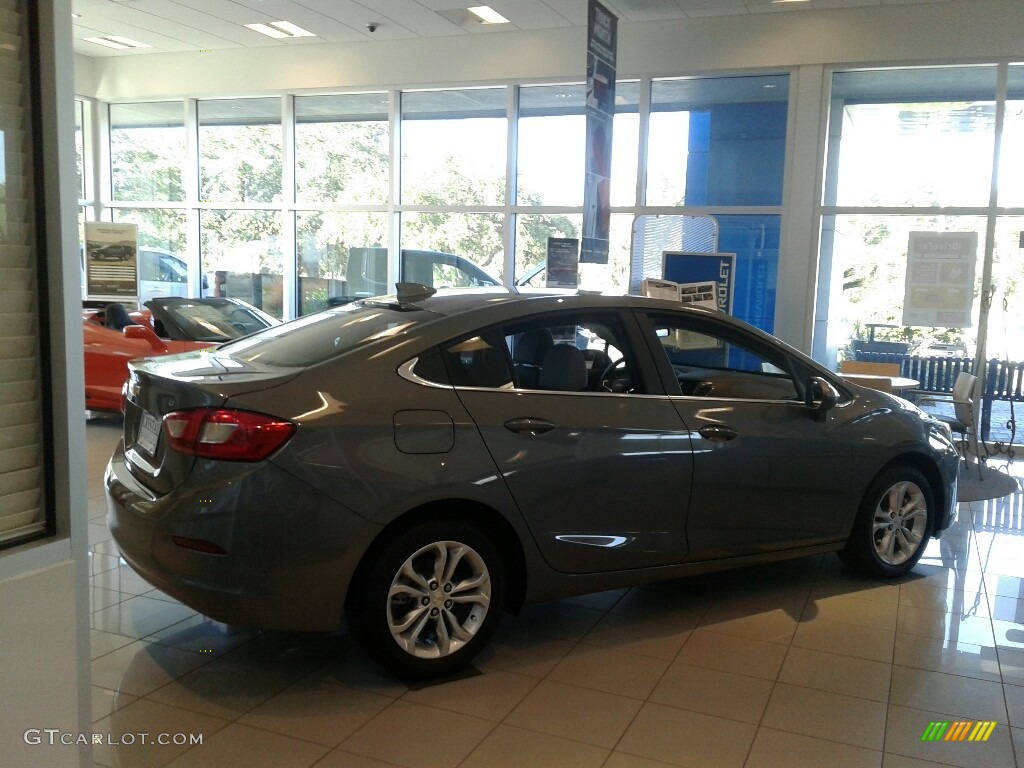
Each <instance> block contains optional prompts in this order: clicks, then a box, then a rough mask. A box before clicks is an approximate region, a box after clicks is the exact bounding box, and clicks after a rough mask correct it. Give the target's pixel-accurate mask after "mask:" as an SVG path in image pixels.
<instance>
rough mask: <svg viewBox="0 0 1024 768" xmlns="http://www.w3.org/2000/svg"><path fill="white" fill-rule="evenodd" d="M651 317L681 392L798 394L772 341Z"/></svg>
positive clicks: (760, 396) (699, 322)
mask: <svg viewBox="0 0 1024 768" xmlns="http://www.w3.org/2000/svg"><path fill="white" fill-rule="evenodd" d="M649 320H650V323H651V326H652V328H653V331H654V336H655V339H656V347H657V348H660V349H661V350H662V352H664V354H665V358H666V360H667V362H668V364H669V365H670V366H671V367H672V371H673V373H674V375H675V380H676V382H677V384H678V386H679V393H680V394H683V395H692V396H696V397H721V398H738V399H745V400H792V399H796V398H797V397H798V389H797V387H796V385H795V383H794V380H793V376H792V370H791V363H790V361H789V358H788V357H787V356H786V355H785V353H783V352H782V351H781V350H779V349H776V348H774V347H772V346H771V345H770V344H767V343H763V342H761V341H759V340H758V339H755V338H750V337H746V336H743V335H742V334H740V333H738V332H736V331H734V330H732V329H730V328H728V327H726V326H724V325H718V324H715V323H708V322H707V321H705V320H703V319H702V318H689V317H681V316H677V315H656V314H652V315H650V316H649Z"/></svg>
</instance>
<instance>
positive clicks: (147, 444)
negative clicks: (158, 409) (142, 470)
mask: <svg viewBox="0 0 1024 768" xmlns="http://www.w3.org/2000/svg"><path fill="white" fill-rule="evenodd" d="M160 426H161V421H160V419H159V418H157V417H156V416H154V415H153V414H151V413H147V412H146V411H143V412H142V418H141V419H139V431H138V433H137V434H136V436H135V444H136V445H138V446H139V447H140V448H141V449H142V450H144V451H145V452H146V453H148V454H149V455H150V456H156V448H157V445H159V444H160Z"/></svg>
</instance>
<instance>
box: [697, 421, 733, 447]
mask: <svg viewBox="0 0 1024 768" xmlns="http://www.w3.org/2000/svg"><path fill="white" fill-rule="evenodd" d="M697 431H698V432H699V433H700V436H701V437H703V438H706V439H708V440H713V441H715V442H717V443H724V442H726V441H727V440H732V439H733V438H734V437H736V436H737V435H738V434H739V432H737V431H736V430H735V429H733V428H732V427H727V426H725V424H707V425H705V426H703V427H701V428H700V429H699V430H697Z"/></svg>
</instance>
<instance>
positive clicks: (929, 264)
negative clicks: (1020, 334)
mask: <svg viewBox="0 0 1024 768" xmlns="http://www.w3.org/2000/svg"><path fill="white" fill-rule="evenodd" d="M977 259H978V233H977V232H911V233H910V243H909V245H908V246H907V280H906V294H905V295H904V297H903V324H904V325H924V326H936V327H946V328H967V327H969V326H970V325H971V324H972V321H971V309H972V307H973V304H974V265H975V264H976V263H977Z"/></svg>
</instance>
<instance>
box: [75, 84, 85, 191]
mask: <svg viewBox="0 0 1024 768" xmlns="http://www.w3.org/2000/svg"><path fill="white" fill-rule="evenodd" d="M75 171H76V173H77V174H78V198H79V199H80V200H82V199H85V103H84V102H81V101H78V100H77V99H76V100H75Z"/></svg>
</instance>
